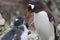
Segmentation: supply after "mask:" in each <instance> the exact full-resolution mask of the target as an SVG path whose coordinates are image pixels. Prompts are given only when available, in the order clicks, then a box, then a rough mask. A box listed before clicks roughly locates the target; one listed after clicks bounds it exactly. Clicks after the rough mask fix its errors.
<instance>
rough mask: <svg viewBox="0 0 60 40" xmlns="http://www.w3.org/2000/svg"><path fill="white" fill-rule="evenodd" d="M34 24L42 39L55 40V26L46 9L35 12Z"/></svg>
mask: <svg viewBox="0 0 60 40" xmlns="http://www.w3.org/2000/svg"><path fill="white" fill-rule="evenodd" d="M34 25H35V28H36V30H37V32H38V34H39V35H40V37H41V39H42V40H49V39H51V40H54V28H53V25H52V24H51V23H50V22H49V19H48V16H47V13H46V12H45V11H42V12H39V13H37V14H35V13H34Z"/></svg>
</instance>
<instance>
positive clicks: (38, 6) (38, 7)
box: [28, 2, 45, 13]
mask: <svg viewBox="0 0 60 40" xmlns="http://www.w3.org/2000/svg"><path fill="white" fill-rule="evenodd" d="M28 10H31V11H32V12H36V13H38V12H40V11H42V10H45V5H44V4H43V3H42V2H30V3H29V4H28Z"/></svg>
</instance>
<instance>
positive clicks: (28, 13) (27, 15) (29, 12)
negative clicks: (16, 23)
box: [23, 10, 32, 19]
mask: <svg viewBox="0 0 60 40" xmlns="http://www.w3.org/2000/svg"><path fill="white" fill-rule="evenodd" d="M31 12H32V11H31V10H29V11H27V12H26V15H25V16H24V17H23V18H25V19H26V18H28V17H29V16H30V15H31Z"/></svg>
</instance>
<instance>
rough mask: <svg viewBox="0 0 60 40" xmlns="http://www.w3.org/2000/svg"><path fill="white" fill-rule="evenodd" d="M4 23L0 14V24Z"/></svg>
mask: <svg viewBox="0 0 60 40" xmlns="http://www.w3.org/2000/svg"><path fill="white" fill-rule="evenodd" d="M4 24H5V19H4V18H2V15H1V14H0V25H4Z"/></svg>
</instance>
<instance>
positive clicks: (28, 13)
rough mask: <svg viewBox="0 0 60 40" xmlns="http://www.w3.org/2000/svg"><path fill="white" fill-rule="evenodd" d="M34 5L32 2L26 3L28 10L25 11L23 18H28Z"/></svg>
mask: <svg viewBox="0 0 60 40" xmlns="http://www.w3.org/2000/svg"><path fill="white" fill-rule="evenodd" d="M34 7H35V6H34V5H32V4H28V11H27V13H26V15H25V16H24V18H28V17H29V16H30V15H31V13H32V10H33V9H34Z"/></svg>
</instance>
